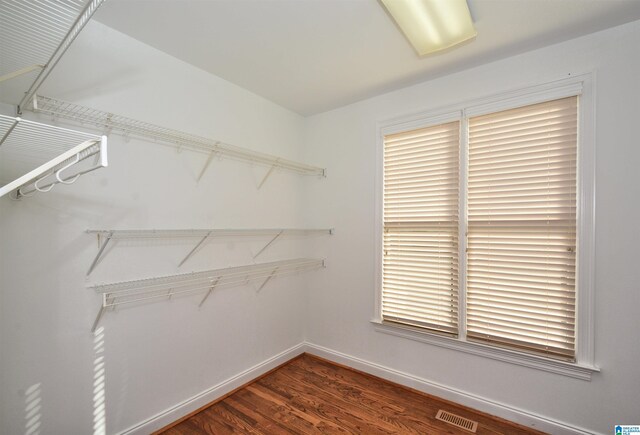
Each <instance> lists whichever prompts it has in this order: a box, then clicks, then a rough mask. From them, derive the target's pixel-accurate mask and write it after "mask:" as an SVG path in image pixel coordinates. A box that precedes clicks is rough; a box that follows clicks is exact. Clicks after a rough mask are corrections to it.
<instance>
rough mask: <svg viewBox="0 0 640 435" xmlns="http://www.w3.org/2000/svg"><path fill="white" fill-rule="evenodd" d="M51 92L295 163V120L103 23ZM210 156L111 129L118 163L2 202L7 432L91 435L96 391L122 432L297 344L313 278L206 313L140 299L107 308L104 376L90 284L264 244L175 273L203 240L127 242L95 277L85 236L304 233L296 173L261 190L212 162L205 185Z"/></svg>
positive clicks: (246, 255) (251, 291)
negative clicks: (172, 231)
mask: <svg viewBox="0 0 640 435" xmlns="http://www.w3.org/2000/svg"><path fill="white" fill-rule="evenodd" d="M42 94H43V95H48V96H52V97H56V98H60V99H63V100H68V101H74V102H76V103H79V104H84V105H87V106H90V107H95V108H100V109H103V110H108V111H113V112H115V113H118V114H122V115H127V116H130V117H133V118H137V119H141V120H145V121H149V122H153V123H156V124H160V125H164V126H167V127H172V128H177V129H181V130H185V131H188V132H191V133H194V134H200V135H204V136H209V137H212V138H214V139H219V140H223V141H226V142H228V143H231V144H235V145H239V146H244V147H247V148H251V149H254V150H258V151H262V152H267V153H272V154H277V155H280V156H283V157H286V158H290V159H298V158H299V157H300V153H301V148H302V147H301V143H300V141H301V138H302V135H301V132H302V122H303V119H302V118H301V117H299V116H298V115H296V114H294V113H292V112H289V111H287V110H285V109H283V108H281V107H279V106H277V105H275V104H273V103H271V102H269V101H267V100H265V99H263V98H261V97H258V96H256V95H254V94H252V93H250V92H248V91H246V90H244V89H242V88H239V87H237V86H235V85H232V84H230V83H228V82H226V81H224V80H222V79H219V78H216V77H213V76H211V75H210V74H208V73H206V72H204V71H201V70H198V69H196V68H194V67H192V66H189V65H187V64H185V63H183V62H180V61H177V60H176V59H174V58H171V57H169V56H168V55H166V54H163V53H161V52H159V51H157V50H154V49H151V48H150V47H148V46H145V45H143V44H141V43H139V42H137V41H135V40H133V39H131V38H129V37H126V36H124V35H122V34H120V33H118V32H115V31H113V30H111V29H109V28H108V27H106V26H104V25H101V24H99V23H96V22H91V23H90V24H89V25H88V26H87V28H86V29H85V30H84V31H83V33H82V34H81V36H80V37H79V38H78V40H77V41H76V42H75V43H74V45H73V47H72V48H71V49H70V50H69V52H68V53H67V55H66V56H65V58H64V60H63V61H62V62H61V63H60V64H59V66H58V67H57V68H56V70H55V71H54V73H53V74H52V75H51V77H50V78H49V80H48V81H47V83H46V85H45V86H44V87H43V89H42ZM7 109H8V108H7V107H6V106H3V110H4V111H5V112H7ZM25 116H30V117H31V118H36V119H37V117H34V116H33V114H31V115H28V114H26V115H25ZM44 119H45V120H46V121H47V122H49V121H50V120H49V119H47V118H44ZM61 125H62V124H61ZM206 158H207V156H206V155H204V154H196V153H192V152H189V151H182V152H181V153H178V152H176V150H175V149H174V148H172V147H163V146H160V145H154V144H151V143H148V142H144V141H139V140H129V141H127V140H125V139H123V138H122V137H119V136H116V135H111V136H110V138H109V167H108V168H106V169H101V170H98V171H96V172H93V173H91V174H87V175H85V176H83V177H81V179H80V180H78V181H77V182H76V183H75V184H73V185H71V186H56V187H54V189H53V191H51V192H49V193H48V194H36V195H34V196H33V197H31V198H27V199H24V200H22V201H12V200H10V199H9V198H8V197H4V198H2V199H1V200H0V247H1V248H0V249H1V251H0V252H1V256H2V258H1V259H0V334H1V336H0V340H1V341H0V342H1V346H0V349H1V350H2V354H1V355H0V377H1V378H0V433H2V434H18V433H25V432H26V431H27V429H28V428H34V427H35V426H36V425H37V424H39V428H40V433H42V434H45V433H47V434H65V435H74V434H89V433H93V431H94V430H93V427H94V408H95V405H97V404H99V398H96V399H95V401H94V381H95V382H97V385H96V388H97V390H98V391H97V393H98V394H99V393H100V390H104V391H103V392H105V393H106V420H105V422H106V432H107V433H109V434H112V433H117V432H120V431H122V430H125V429H127V428H128V427H130V426H132V425H134V424H137V423H139V422H141V421H142V420H144V419H147V418H149V417H151V416H153V415H155V414H157V413H159V412H161V411H163V410H165V409H167V408H169V407H172V406H174V405H176V404H177V403H179V402H181V401H183V400H186V399H188V398H190V397H192V396H193V395H195V394H197V393H200V392H201V391H204V390H206V389H207V388H210V387H212V386H214V385H216V384H218V383H220V382H222V381H224V380H227V379H228V378H229V377H231V376H235V375H237V374H238V373H240V372H242V371H244V370H246V369H248V368H250V367H252V366H254V365H256V364H258V363H262V362H263V361H265V360H266V359H268V358H271V357H273V356H274V355H277V354H278V353H280V352H282V351H284V350H286V349H289V348H291V347H292V346H295V345H298V344H299V343H301V342H302V341H303V339H304V326H303V325H304V319H305V313H304V307H305V288H304V285H305V282H306V281H305V280H306V277H305V276H304V275H300V276H295V277H290V278H282V279H276V280H273V281H271V282H270V283H269V284H268V285H267V286H265V287H264V288H263V289H262V290H261V291H260V292H257V291H256V290H257V287H258V286H257V285H256V286H254V285H250V286H245V287H238V288H228V289H221V290H219V291H216V292H214V294H212V295H211V296H210V297H209V299H208V300H207V302H206V303H205V304H204V305H203V307H202V308H200V309H198V303H199V302H200V299H201V295H199V296H191V297H184V298H175V299H174V300H171V301H168V302H167V301H160V302H157V303H152V304H144V305H141V306H139V307H132V308H128V309H122V310H117V311H116V312H113V313H112V312H109V313H106V314H105V316H104V318H103V322H102V326H104V353H103V354H102V355H103V356H104V358H105V360H104V362H105V373H104V375H105V378H104V382H102V381H101V378H100V376H101V374H102V372H101V371H100V370H101V367H99V366H94V362H95V359H96V357H97V356H98V355H96V352H95V351H94V336H93V335H92V334H91V333H90V327H91V324H92V322H93V319H94V317H95V315H96V313H97V310H98V306H99V303H100V301H99V298H98V296H97V295H96V294H95V293H94V292H93V291H92V290H88V289H87V288H86V287H85V286H86V285H87V284H92V283H104V282H112V281H120V280H127V279H135V278H143V277H149V276H158V275H165V274H172V273H178V272H189V271H192V270H206V269H210V268H217V267H226V266H231V265H242V264H250V263H251V262H252V256H251V254H252V253H255V252H257V251H258V250H259V249H260V248H261V247H262V246H263V245H264V244H265V243H266V242H267V241H268V240H269V239H268V238H266V239H265V238H264V237H263V238H250V239H249V241H242V240H231V239H225V240H222V241H219V242H214V243H209V244H208V245H207V246H206V247H205V248H204V249H203V250H202V251H201V252H199V253H198V254H197V255H196V256H194V257H193V258H192V259H191V260H189V262H187V263H186V264H185V266H183V267H182V268H180V269H179V270H178V269H177V265H178V262H179V261H180V259H181V258H182V257H183V256H184V255H185V254H186V253H187V252H189V250H191V248H192V247H193V246H194V245H195V243H196V242H197V240H178V241H173V242H140V243H121V244H120V245H119V246H117V247H115V248H114V249H112V250H111V251H110V252H109V253H108V255H107V256H106V257H105V259H104V261H102V263H101V264H100V265H99V266H98V267H97V268H96V270H95V272H94V273H92V274H91V276H90V277H89V278H85V272H86V270H87V268H88V266H89V264H90V262H91V260H92V258H93V256H94V255H95V254H96V252H97V243H96V239H95V237H92V236H89V235H87V234H85V233H84V231H85V230H86V229H89V228H91V229H111V228H115V229H135V228H146V229H153V228H211V227H222V228H243V227H249V228H252V227H258V228H260V227H266V228H270V227H299V226H301V223H302V221H301V219H300V214H299V213H298V210H299V208H300V200H301V194H302V192H301V186H300V177H299V176H298V175H295V174H292V173H288V172H282V171H276V172H275V173H274V174H273V175H271V177H270V178H269V180H268V181H267V182H266V183H265V184H264V186H263V187H262V189H261V190H260V191H258V190H257V189H256V186H257V184H258V183H259V182H260V180H261V179H262V177H263V175H264V174H265V172H266V171H267V169H268V168H264V167H260V166H251V165H248V164H246V163H242V162H234V161H229V160H224V161H219V160H214V161H213V162H212V163H211V165H210V167H209V170H208V171H207V172H206V173H205V175H204V177H203V178H202V180H201V182H200V183H196V176H197V175H198V174H199V172H200V170H201V167H202V165H203V164H204V162H205V160H206ZM311 163H312V162H311ZM316 181H318V182H322V181H323V180H316ZM304 242H305V240H304V239H302V238H300V239H299V240H298V239H296V240H292V239H282V240H280V241H278V242H276V243H274V244H273V245H272V246H271V247H270V248H269V250H267V251H265V252H264V253H263V254H261V256H260V257H258V259H257V260H256V261H273V260H276V259H286V258H295V257H297V256H299V255H302V254H305V253H307V252H305V248H304V246H305V243H304ZM313 273H321V272H320V271H319V272H312V274H313ZM32 386H39V387H35V388H34V391H33V392H31V393H32V394H30V395H29V396H28V397H27V392H28V391H29V388H30V387H32ZM38 398H39V401H38ZM34 410H35V411H34ZM99 420H100V419H98V423H100V421H99ZM96 433H100V432H96Z"/></svg>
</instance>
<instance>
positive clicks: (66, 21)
mask: <svg viewBox="0 0 640 435" xmlns="http://www.w3.org/2000/svg"><path fill="white" fill-rule="evenodd" d="M103 1H104V0H89V1H88V2H86V4H84V1H65V2H62V1H57V2H51V1H45V0H30V1H25V2H22V1H0V11H2V15H3V16H4V17H5V18H4V19H3V20H2V26H0V27H3V28H4V30H2V31H0V42H2V43H3V44H5V46H6V47H11V49H9V55H8V58H9V59H7V63H8V64H10V65H15V66H16V68H15V70H14V73H13V74H21V73H25V72H27V69H28V68H34V67H38V66H40V65H42V68H41V69H40V73H39V74H38V75H37V77H36V78H35V80H34V81H33V83H32V84H31V86H30V87H29V89H28V90H27V91H26V92H25V94H24V96H23V98H22V100H20V103H18V114H19V115H20V114H22V111H23V110H24V109H26V108H28V107H27V105H29V104H31V101H32V98H33V96H34V95H35V93H36V92H37V91H38V89H39V88H40V86H41V85H42V83H43V82H44V81H45V80H46V79H47V77H48V76H49V74H50V73H51V71H52V70H53V69H54V68H55V66H56V65H57V64H58V62H59V61H60V59H61V58H62V56H63V55H64V54H65V52H66V51H67V50H68V49H69V46H71V44H72V43H73V41H74V40H75V39H76V37H77V36H78V34H80V32H81V31H82V29H83V28H84V26H85V25H86V24H87V23H88V22H89V20H90V19H91V17H92V16H93V14H94V12H95V11H96V10H97V9H98V7H99V6H100V5H101V4H102V2H103ZM83 4H84V7H82V5H83ZM5 21H6V22H5ZM45 61H46V63H45ZM13 74H12V73H9V74H8V76H10V77H12V76H14V75H13Z"/></svg>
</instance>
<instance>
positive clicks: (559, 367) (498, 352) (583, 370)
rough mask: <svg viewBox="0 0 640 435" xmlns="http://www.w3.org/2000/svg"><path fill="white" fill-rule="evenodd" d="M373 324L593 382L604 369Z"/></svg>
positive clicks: (404, 335) (397, 333) (395, 332)
mask: <svg viewBox="0 0 640 435" xmlns="http://www.w3.org/2000/svg"><path fill="white" fill-rule="evenodd" d="M371 323H373V324H374V327H375V330H376V331H377V332H382V333H383V334H389V335H393V336H396V337H402V338H407V339H409V340H415V341H420V342H422V343H428V344H433V345H435V346H440V347H444V348H447V349H453V350H459V351H461V352H466V353H470V354H472V355H479V356H483V357H485V358H491V359H495V360H498V361H503V362H508V363H511V364H517V365H520V366H524V367H531V368H534V369H537V370H543V371H546V372H551V373H556V374H559V375H563V376H569V377H572V378H576V379H582V380H585V381H590V380H591V374H592V373H597V372H599V371H600V369H599V368H598V367H596V366H594V365H589V364H581V363H570V362H566V361H558V360H554V359H550V358H545V357H542V356H537V355H530V354H525V353H521V352H516V351H512V350H508V349H500V348H496V347H492V346H487V345H484V344H479V343H472V342H468V341H461V340H458V339H456V338H451V337H445V336H440V335H436V334H431V333H429V332H422V331H418V330H415V329H414V328H411V327H403V326H401V325H395V324H394V325H391V324H388V323H384V322H381V321H379V320H372V321H371Z"/></svg>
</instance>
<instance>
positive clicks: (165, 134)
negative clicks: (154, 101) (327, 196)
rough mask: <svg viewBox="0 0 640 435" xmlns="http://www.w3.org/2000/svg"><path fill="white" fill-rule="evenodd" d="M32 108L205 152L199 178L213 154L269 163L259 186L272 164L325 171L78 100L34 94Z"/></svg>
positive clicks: (302, 170) (307, 172)
mask: <svg viewBox="0 0 640 435" xmlns="http://www.w3.org/2000/svg"><path fill="white" fill-rule="evenodd" d="M33 110H34V111H35V112H39V113H44V114H48V115H51V116H54V117H60V118H65V119H69V120H72V121H76V122H81V123H83V124H89V125H92V126H95V127H98V128H100V129H105V130H107V131H111V132H117V133H120V134H123V135H125V136H131V137H139V138H142V139H151V140H153V141H159V142H162V143H165V144H168V145H173V146H177V147H179V148H186V149H191V150H193V151H199V152H204V153H208V154H209V158H208V160H207V162H206V163H205V165H204V168H203V169H202V171H201V173H200V176H199V177H198V180H200V178H202V175H203V174H204V172H205V170H206V169H207V167H208V165H209V163H210V162H211V159H212V158H213V157H214V156H215V155H219V156H224V157H229V158H232V159H237V160H243V161H247V162H251V163H258V164H261V165H265V166H270V167H271V169H270V170H269V172H268V173H267V174H266V176H265V177H264V179H263V180H262V182H261V183H260V186H262V184H263V183H264V182H265V180H266V179H267V178H268V177H269V175H270V174H271V172H272V170H273V169H275V168H281V169H286V170H288V171H292V172H295V173H298V174H302V175H318V176H324V175H325V170H324V169H323V168H319V167H316V166H310V165H306V164H304V163H298V162H295V161H293V160H287V159H284V158H281V157H277V156H273V155H270V154H265V153H261V152H257V151H252V150H249V149H246V148H242V147H238V146H235V145H230V144H227V143H224V142H220V141H215V140H211V139H207V138H204V137H200V136H195V135H192V134H189V133H185V132H182V131H178V130H172V129H169V128H166V127H161V126H158V125H154V124H150V123H148V122H143V121H138V120H135V119H132V118H127V117H124V116H121V115H116V114H114V113H109V112H103V111H100V110H96V109H91V108H89V107H84V106H80V105H78V104H74V103H69V102H65V101H61V100H56V99H54V98H49V97H44V96H42V95H36V96H35V97H34V102H33Z"/></svg>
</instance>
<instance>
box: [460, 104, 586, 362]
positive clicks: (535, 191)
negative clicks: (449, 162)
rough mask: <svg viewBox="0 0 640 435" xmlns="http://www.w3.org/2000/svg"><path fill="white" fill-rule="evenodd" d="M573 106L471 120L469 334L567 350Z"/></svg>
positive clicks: (571, 306)
mask: <svg viewBox="0 0 640 435" xmlns="http://www.w3.org/2000/svg"><path fill="white" fill-rule="evenodd" d="M577 105H578V98H577V97H570V98H563V99H560V100H554V101H550V102H545V103H541V104H535V105H531V106H526V107H522V108H517V109H513V110H506V111H502V112H498V113H493V114H489V115H484V116H477V117H472V118H470V119H469V167H468V198H467V202H468V235H467V283H466V284H467V285H466V302H467V303H466V305H467V313H466V314H467V316H466V318H467V337H468V339H470V340H474V341H477V340H480V341H482V342H488V343H493V344H498V345H504V346H509V347H513V348H519V349H524V350H527V351H533V352H541V353H544V354H546V355H548V356H555V357H560V358H564V359H568V360H573V359H574V357H575V299H576V297H575V272H576V270H575V269H576V258H575V256H576V188H577V186H576V158H577Z"/></svg>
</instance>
